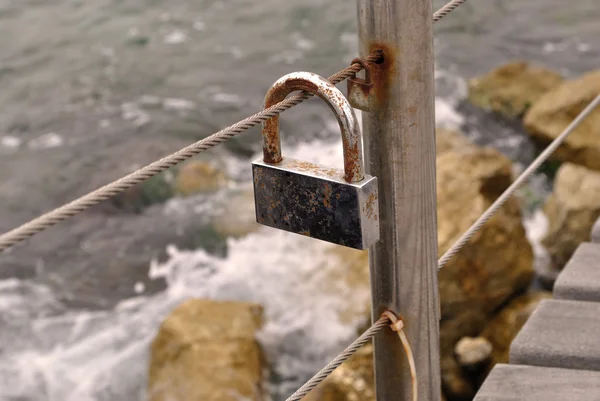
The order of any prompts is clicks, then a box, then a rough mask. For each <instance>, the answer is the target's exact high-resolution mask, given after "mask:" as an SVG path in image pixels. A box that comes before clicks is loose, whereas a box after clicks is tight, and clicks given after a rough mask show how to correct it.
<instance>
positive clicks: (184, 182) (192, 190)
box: [174, 160, 227, 196]
mask: <svg viewBox="0 0 600 401" xmlns="http://www.w3.org/2000/svg"><path fill="white" fill-rule="evenodd" d="M226 184H227V177H226V176H225V174H223V173H222V172H221V171H219V170H218V169H216V168H215V167H214V166H212V165H211V164H209V163H207V162H205V161H198V160H193V161H190V162H187V163H185V164H184V165H183V166H181V168H180V169H179V171H178V172H177V175H176V177H175V182H174V187H175V191H176V192H177V193H178V194H181V195H183V196H188V195H192V194H196V193H201V192H212V191H216V190H218V189H219V188H222V187H223V186H225V185H226Z"/></svg>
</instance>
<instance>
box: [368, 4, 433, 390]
mask: <svg viewBox="0 0 600 401" xmlns="http://www.w3.org/2000/svg"><path fill="white" fill-rule="evenodd" d="M357 2H358V21H359V24H358V26H359V42H360V43H359V45H360V53H361V56H362V57H365V56H367V55H368V54H369V53H371V52H372V51H374V50H376V49H381V50H383V53H384V61H383V63H382V64H378V65H376V66H374V68H373V70H372V71H371V77H372V81H373V89H372V96H373V101H374V108H373V109H372V111H371V112H363V137H364V141H365V144H364V145H365V146H364V149H365V162H366V169H367V173H369V174H371V175H374V176H376V177H377V179H378V181H379V202H380V204H379V211H380V229H381V234H380V238H381V239H380V241H379V242H378V243H377V244H376V245H375V246H374V247H373V248H371V250H370V256H369V259H370V267H371V289H372V299H373V318H374V319H378V318H379V317H380V315H381V313H382V312H383V311H385V310H386V309H388V308H389V309H391V310H392V311H393V312H395V313H396V314H397V315H400V316H401V317H402V319H403V320H404V323H405V332H406V335H407V337H408V340H409V342H410V345H411V347H412V350H413V353H414V357H415V364H416V370H417V379H418V390H419V394H418V399H419V401H439V400H440V397H441V394H440V393H441V385H440V360H439V358H440V354H439V295H438V285H437V283H438V282H437V224H436V223H437V218H436V185H435V184H436V181H435V180H436V175H435V118H434V117H435V116H434V67H433V31H432V18H431V15H432V0H357ZM374 343H375V355H374V358H375V385H376V393H377V400H378V401H396V400H402V401H408V400H411V399H412V389H411V376H410V373H409V367H408V363H407V359H406V354H405V352H404V350H403V348H402V345H401V343H400V341H399V340H398V337H397V336H396V335H395V334H394V333H393V332H392V331H391V330H384V331H383V332H381V333H380V334H378V335H377V336H376V337H375V340H374Z"/></svg>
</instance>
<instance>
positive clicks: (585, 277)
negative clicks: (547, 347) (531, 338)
mask: <svg viewBox="0 0 600 401" xmlns="http://www.w3.org/2000/svg"><path fill="white" fill-rule="evenodd" d="M554 298H557V299H572V300H575V301H595V302H600V244H592V243H583V244H581V245H579V247H578V248H577V250H576V251H575V253H574V254H573V256H571V259H570V260H569V262H568V263H567V265H566V266H565V267H564V269H563V271H562V272H561V273H560V274H559V276H558V279H557V280H556V282H555V283H554ZM599 336H600V334H599Z"/></svg>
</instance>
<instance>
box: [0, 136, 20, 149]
mask: <svg viewBox="0 0 600 401" xmlns="http://www.w3.org/2000/svg"><path fill="white" fill-rule="evenodd" d="M21 142H22V141H21V138H18V137H16V136H12V135H4V136H0V146H2V147H4V148H7V149H18V148H19V147H20V146H21Z"/></svg>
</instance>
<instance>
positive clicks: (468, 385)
mask: <svg viewBox="0 0 600 401" xmlns="http://www.w3.org/2000/svg"><path fill="white" fill-rule="evenodd" d="M486 321H487V316H486V315H485V314H484V313H483V312H482V311H481V310H468V309H467V310H465V311H464V313H462V314H461V315H459V316H456V317H455V318H454V319H451V320H445V321H442V322H440V357H441V359H440V366H441V371H442V372H441V379H442V389H443V391H444V394H445V395H446V396H447V397H448V399H450V400H472V399H473V397H474V396H475V392H476V391H477V388H476V387H475V385H474V383H473V380H472V378H471V377H470V375H469V374H468V372H466V371H465V370H464V369H463V368H462V367H461V366H460V365H459V363H458V361H457V360H456V358H455V356H454V349H455V345H456V343H457V342H458V341H459V340H460V339H461V338H463V337H465V336H468V337H476V336H478V335H479V333H481V331H482V330H483V328H484V327H485V324H486Z"/></svg>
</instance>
